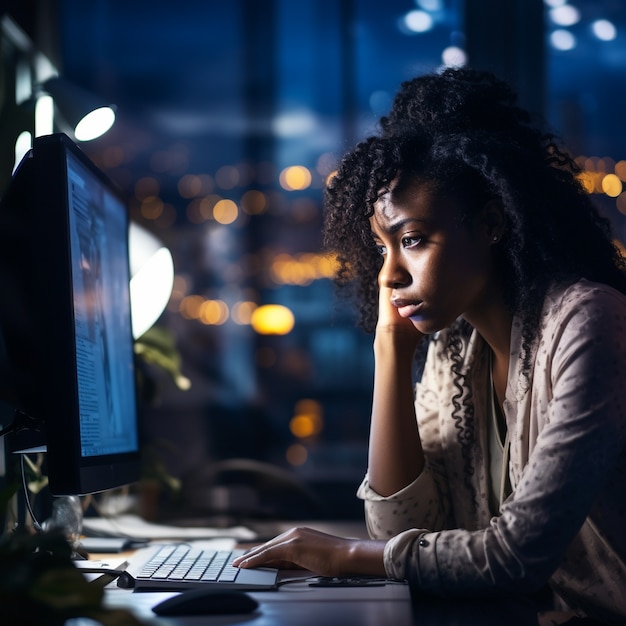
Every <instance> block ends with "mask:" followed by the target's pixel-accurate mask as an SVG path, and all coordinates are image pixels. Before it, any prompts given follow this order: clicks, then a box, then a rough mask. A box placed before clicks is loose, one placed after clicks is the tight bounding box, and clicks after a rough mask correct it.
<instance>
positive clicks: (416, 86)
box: [323, 68, 626, 366]
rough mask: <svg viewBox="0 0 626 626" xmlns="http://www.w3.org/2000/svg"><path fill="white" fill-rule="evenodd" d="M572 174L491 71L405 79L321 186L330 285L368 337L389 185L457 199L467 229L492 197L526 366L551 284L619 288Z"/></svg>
mask: <svg viewBox="0 0 626 626" xmlns="http://www.w3.org/2000/svg"><path fill="white" fill-rule="evenodd" d="M579 172H580V170H579V168H578V166H577V165H576V163H575V162H574V160H573V159H572V157H571V156H570V155H569V154H568V153H567V152H566V151H565V149H563V148H562V147H561V146H560V144H559V142H558V141H557V139H556V137H555V136H554V135H553V134H551V133H547V132H543V131H542V130H540V129H539V127H538V125H534V123H533V120H532V118H531V115H530V114H529V113H528V112H527V111H525V110H524V109H522V108H521V107H519V106H518V104H517V96H516V94H515V93H514V92H513V91H512V89H511V88H510V87H509V86H508V85H507V84H506V83H505V82H503V81H501V80H499V79H497V78H496V77H495V76H493V75H492V74H490V73H488V72H482V71H476V70H471V69H451V68H449V69H446V70H444V71H443V72H441V73H435V74H429V75H426V76H421V77H418V78H415V79H413V80H411V81H407V82H405V83H403V84H402V86H401V89H400V91H399V92H398V94H397V95H396V98H395V100H394V103H393V107H392V110H391V112H390V114H389V115H388V116H386V117H383V118H382V119H381V120H380V132H379V133H378V134H377V135H376V136H372V137H369V138H367V139H365V140H364V141H362V142H361V143H359V144H358V145H357V146H356V147H355V148H354V149H353V150H352V151H351V152H349V153H348V154H346V155H345V156H344V158H343V159H342V161H341V163H340V166H339V168H338V172H337V174H336V175H335V176H334V177H333V178H332V180H331V181H330V183H329V185H328V187H327V189H326V195H325V223H324V231H323V234H324V242H325V247H326V248H327V249H328V250H329V251H332V252H334V253H336V255H337V258H338V261H339V271H338V274H337V278H336V282H337V283H338V284H339V285H340V286H342V287H346V286H350V287H351V288H352V289H351V290H350V292H351V293H352V294H353V295H356V296H358V299H357V302H358V308H359V313H360V323H361V325H362V326H363V327H364V328H365V329H366V330H368V331H372V330H373V329H374V327H375V324H376V316H377V300H378V285H377V275H378V272H379V270H380V267H381V258H380V255H379V254H378V252H377V250H376V247H375V246H374V243H373V239H372V235H371V232H370V224H369V217H370V216H371V215H372V213H373V206H374V203H375V201H376V200H377V199H378V197H379V196H380V195H381V194H382V193H384V192H386V191H387V190H389V188H390V185H391V183H392V181H394V180H396V179H399V181H401V182H402V181H404V182H406V181H417V182H419V183H420V184H425V185H428V187H429V188H430V189H431V190H432V191H435V192H444V193H446V194H451V195H452V196H454V197H457V198H458V199H459V200H461V204H462V206H463V210H464V211H465V214H464V215H463V216H462V219H463V220H464V221H467V222H468V223H469V221H470V220H471V218H472V216H473V215H475V214H476V212H478V211H479V210H480V209H481V208H482V207H483V206H484V205H485V203H486V202H487V201H488V200H490V199H495V200H497V201H498V202H499V203H500V205H501V206H502V210H503V213H504V219H505V232H504V235H503V237H502V239H501V242H500V244H499V245H497V246H494V248H493V249H494V254H495V255H497V258H496V262H497V264H498V267H499V269H500V271H501V273H502V277H503V281H502V284H503V286H504V288H505V290H506V293H505V298H506V302H507V305H508V306H509V307H510V309H511V311H512V312H513V313H514V314H516V315H518V316H519V317H520V319H521V322H522V337H523V342H524V346H523V348H524V351H525V354H526V361H525V364H526V366H528V365H529V360H528V359H529V358H530V357H529V352H530V348H531V345H532V341H533V338H534V336H535V335H536V332H537V327H538V324H539V318H540V314H541V307H542V304H543V301H544V297H545V295H546V292H547V290H548V288H549V287H550V285H551V284H553V283H555V282H561V283H567V282H574V281H575V280H577V279H579V278H588V279H590V280H593V281H597V282H602V283H606V284H608V285H611V286H613V287H615V288H617V289H618V290H620V291H622V292H625V293H626V273H625V272H624V269H625V260H624V258H623V257H622V255H621V254H620V252H619V251H618V249H617V248H616V246H615V245H614V243H613V240H612V237H611V229H610V225H609V222H608V221H607V220H606V219H605V218H603V217H601V216H600V214H599V213H598V211H597V209H596V207H595V206H594V204H593V202H592V201H591V198H590V196H589V194H588V193H587V192H586V191H585V189H584V187H583V186H582V184H581V182H580V180H579V178H578V177H577V174H579ZM457 326H458V328H461V327H462V326H464V324H463V323H462V322H458V324H457ZM465 326H466V325H465ZM466 330H467V328H466Z"/></svg>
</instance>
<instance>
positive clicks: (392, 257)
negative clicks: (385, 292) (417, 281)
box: [378, 253, 411, 289]
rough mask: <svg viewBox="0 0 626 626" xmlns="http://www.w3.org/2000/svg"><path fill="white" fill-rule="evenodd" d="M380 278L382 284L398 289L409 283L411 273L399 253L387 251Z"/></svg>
mask: <svg viewBox="0 0 626 626" xmlns="http://www.w3.org/2000/svg"><path fill="white" fill-rule="evenodd" d="M378 279H379V283H380V284H381V285H382V286H384V287H389V288H391V289H397V288H398V287H404V286H406V285H407V284H409V283H410V282H411V275H410V273H409V272H408V271H407V269H406V267H405V265H404V263H402V260H401V258H399V256H398V255H396V254H393V253H391V254H390V253H387V254H386V255H385V260H384V261H383V266H382V267H381V269H380V273H379V277H378Z"/></svg>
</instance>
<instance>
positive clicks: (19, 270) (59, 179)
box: [0, 134, 139, 495]
mask: <svg viewBox="0 0 626 626" xmlns="http://www.w3.org/2000/svg"><path fill="white" fill-rule="evenodd" d="M0 233H1V234H0V248H1V250H0V289H1V290H2V294H1V295H0V299H1V303H0V333H1V334H2V336H3V339H4V350H3V351H4V357H2V356H0V360H1V361H4V363H3V366H2V367H0V379H1V380H0V389H1V390H2V391H3V394H2V395H3V396H4V399H5V400H7V401H9V402H11V403H12V404H13V405H14V406H15V408H16V409H19V410H21V411H23V412H24V413H26V414H28V415H29V416H30V417H32V418H34V419H36V420H40V421H41V423H42V430H41V433H40V439H38V438H37V436H36V433H35V437H34V438H32V439H31V440H30V443H33V444H42V443H43V444H44V445H45V446H46V452H47V458H46V461H47V473H48V479H49V486H50V491H51V493H52V494H53V495H69V494H71V495H80V494H87V493H95V492H100V491H104V490H109V489H112V488H115V487H118V486H121V485H125V484H129V483H132V482H135V481H137V480H138V479H139V433H138V418H137V401H136V390H135V374H134V356H133V354H134V353H133V337H132V329H131V310H130V288H129V282H130V269H129V254H128V252H129V251H128V214H127V207H126V204H125V202H124V200H123V197H122V196H121V194H120V193H118V191H117V189H116V187H115V186H114V185H113V184H112V183H111V181H110V180H109V179H108V178H107V177H106V176H105V175H104V173H103V172H102V171H100V170H99V169H98V168H97V167H96V166H95V165H94V163H93V162H92V161H91V160H90V159H89V158H88V157H87V156H86V155H85V154H84V153H83V152H82V151H81V150H80V149H79V148H78V147H77V146H76V145H75V144H74V143H73V142H72V141H71V140H70V139H69V138H68V137H67V136H66V135H64V134H54V135H48V136H44V137H39V138H36V139H35V140H34V145H33V148H32V150H31V151H30V152H29V153H28V154H27V155H26V156H25V157H24V159H23V160H22V162H21V164H20V165H19V167H18V168H17V170H16V171H15V174H14V175H13V177H12V179H11V182H10V183H9V186H8V188H7V190H6V193H5V194H4V195H3V197H2V199H1V201H0ZM1 347H2V346H0V348H1ZM1 352H2V350H0V353H1ZM31 434H32V433H31ZM26 436H27V437H26V438H27V440H28V433H26ZM17 445H18V446H19V445H21V444H19V443H18V444H17Z"/></svg>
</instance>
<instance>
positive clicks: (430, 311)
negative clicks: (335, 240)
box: [370, 185, 501, 334]
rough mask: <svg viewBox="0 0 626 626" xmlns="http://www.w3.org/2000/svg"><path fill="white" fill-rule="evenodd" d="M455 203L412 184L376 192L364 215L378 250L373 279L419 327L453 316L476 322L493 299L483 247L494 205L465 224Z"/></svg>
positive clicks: (495, 227) (495, 226) (446, 322)
mask: <svg viewBox="0 0 626 626" xmlns="http://www.w3.org/2000/svg"><path fill="white" fill-rule="evenodd" d="M461 208H462V205H461V204H460V202H459V201H458V200H456V199H453V198H452V197H451V196H447V195H445V194H441V193H436V192H433V191H432V190H429V188H428V187H427V186H424V185H414V186H412V187H411V188H408V189H405V190H403V191H402V192H401V193H398V192H397V191H395V190H394V189H392V190H391V191H390V192H388V193H386V194H385V195H383V196H382V197H381V198H380V200H379V201H378V202H377V204H376V206H375V208H374V214H373V215H372V217H371V218H370V225H371V229H372V233H373V235H374V240H375V242H376V245H377V246H378V247H379V250H380V253H381V254H382V256H383V266H382V269H381V270H380V275H379V282H380V285H381V287H388V288H389V289H390V290H391V302H392V304H393V305H394V306H395V307H397V311H398V313H399V315H400V316H401V317H403V318H409V319H410V320H411V321H412V322H413V324H414V325H415V327H416V328H417V329H418V330H419V331H421V332H422V333H425V334H429V333H433V332H436V331H438V330H441V329H443V328H446V327H448V326H450V324H452V323H453V322H454V320H456V319H457V318H458V317H461V316H462V317H464V318H465V319H466V320H467V321H469V322H470V323H472V324H473V325H474V326H477V325H478V323H479V321H480V319H483V318H484V319H488V317H489V310H490V306H491V305H492V304H493V302H494V300H499V299H500V298H499V296H500V288H499V283H498V280H497V278H496V273H495V270H494V267H493V261H492V254H491V246H492V245H493V244H494V243H495V242H494V236H495V237H497V236H498V235H499V234H500V226H499V222H501V219H500V214H499V211H497V209H496V208H495V207H494V206H493V205H491V204H488V205H486V206H485V207H484V208H483V210H482V211H481V212H480V213H479V214H478V215H477V216H476V217H475V218H474V219H473V221H472V223H471V224H469V225H468V224H464V223H461Z"/></svg>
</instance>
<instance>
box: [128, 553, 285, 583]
mask: <svg viewBox="0 0 626 626" xmlns="http://www.w3.org/2000/svg"><path fill="white" fill-rule="evenodd" d="M244 552H245V550H230V551H228V550H211V549H206V548H201V547H194V546H193V544H186V543H172V544H157V545H151V546H149V547H147V548H141V549H140V550H137V552H135V553H134V554H133V555H132V556H131V557H130V558H129V560H128V566H127V568H126V570H125V571H124V572H123V573H122V574H121V575H120V576H119V578H118V579H117V584H118V586H119V587H124V588H126V589H131V588H132V589H144V590H161V591H183V590H186V589H197V588H200V587H205V586H207V585H211V586H213V587H216V588H221V589H240V590H242V591H261V590H268V589H275V588H276V587H277V579H278V570H275V569H270V568H256V569H239V568H237V567H233V566H232V565H231V563H232V562H233V560H234V559H235V558H236V557H237V556H239V555H241V554H244Z"/></svg>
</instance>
